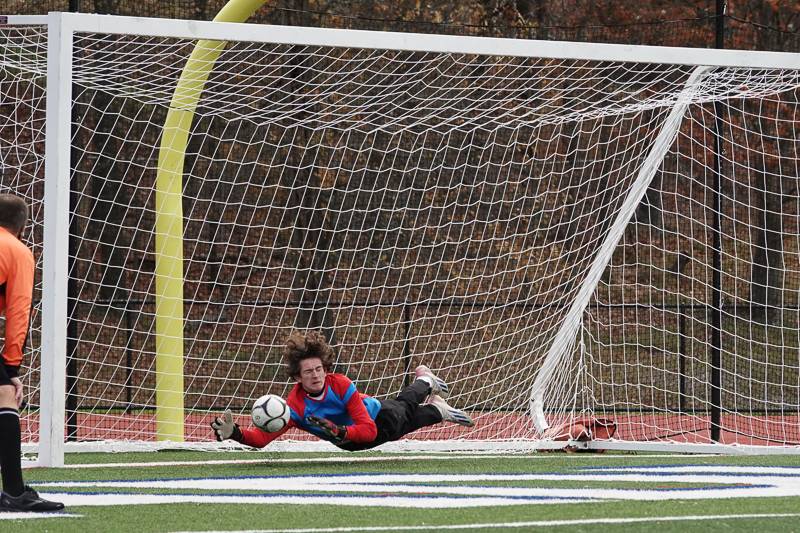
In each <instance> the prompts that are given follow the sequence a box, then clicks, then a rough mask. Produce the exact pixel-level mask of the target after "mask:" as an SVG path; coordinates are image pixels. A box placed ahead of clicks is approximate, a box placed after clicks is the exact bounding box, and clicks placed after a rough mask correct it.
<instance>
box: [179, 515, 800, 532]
mask: <svg viewBox="0 0 800 533" xmlns="http://www.w3.org/2000/svg"><path fill="white" fill-rule="evenodd" d="M798 516H800V513H775V514H729V515H688V516H653V517H644V518H639V517H636V518H587V519H581V520H536V521H533V522H489V523H483V524H454V525H437V526H432V525H425V526H365V527H335V528H324V529H319V528H311V529H247V530H240V531H231V530H225V531H204V532H202V533H328V532H334V533H336V532H350V531H430V530H431V529H432V528H434V527H435V529H437V530H439V529H448V530H453V529H490V528H492V529H498V528H530V527H554V526H577V525H594V524H636V523H648V522H683V521H685V522H692V521H699V520H738V519H748V518H759V519H763V518H791V517H798ZM176 533H198V532H176Z"/></svg>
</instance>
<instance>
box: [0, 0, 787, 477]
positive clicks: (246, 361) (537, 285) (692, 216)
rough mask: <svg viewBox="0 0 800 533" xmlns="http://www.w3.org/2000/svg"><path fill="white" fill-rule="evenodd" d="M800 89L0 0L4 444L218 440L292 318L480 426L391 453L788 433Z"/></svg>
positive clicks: (607, 58)
mask: <svg viewBox="0 0 800 533" xmlns="http://www.w3.org/2000/svg"><path fill="white" fill-rule="evenodd" d="M198 50H199V52H198ZM193 51H194V55H193ZM190 57H192V59H191V60H190ZM799 96H800V56H798V54H782V53H768V52H750V51H733V50H696V49H679V48H659V47H644V46H623V45H595V44H582V43H563V42H543V41H525V40H510V39H489V38H472V37H453V36H438V35H416V34H399V33H384V32H369V31H352V30H330V29H318V28H296V27H282V26H262V25H255V24H234V23H204V22H190V21H181V20H165V19H141V18H129V17H111V16H101V15H85V14H64V13H52V14H50V15H48V16H46V17H22V16H9V17H7V19H6V20H5V24H3V25H0V111H2V113H1V114H0V170H2V175H1V176H0V177H1V178H2V182H1V185H0V189H1V190H0V192H13V193H15V194H19V195H22V196H24V197H25V198H26V199H27V200H28V201H29V203H30V205H31V207H32V209H31V213H32V221H31V225H30V228H29V231H28V232H27V237H26V239H27V243H28V244H29V245H30V246H31V247H32V248H33V250H34V253H35V255H36V257H37V286H36V289H35V295H34V301H35V308H34V313H33V321H32V328H31V335H30V338H29V345H28V348H29V349H28V354H27V355H26V361H25V372H24V376H25V380H26V383H27V385H28V387H29V399H30V404H31V407H30V408H29V409H28V410H27V411H25V412H24V413H23V417H22V420H23V430H24V439H25V441H26V442H27V443H28V444H29V446H30V448H32V449H35V450H36V451H38V454H39V461H40V463H41V464H46V465H60V464H63V454H64V451H65V449H71V448H73V447H74V448H75V449H87V448H90V447H91V446H93V445H95V444H97V443H101V444H98V445H97V448H98V449H111V448H113V449H141V448H150V447H159V446H177V445H180V446H190V447H199V448H206V447H208V448H213V447H214V445H215V443H212V442H211V440H212V436H211V432H210V430H209V429H208V421H209V420H210V417H211V415H212V413H216V412H219V411H221V410H224V409H226V408H230V409H232V410H233V411H234V412H235V413H238V418H239V421H240V423H247V422H248V420H247V413H248V411H249V407H250V405H251V403H252V401H253V400H254V399H255V398H257V397H259V396H261V395H263V394H267V393H273V394H279V395H282V396H285V395H286V394H287V393H288V391H289V389H290V388H291V386H292V382H291V380H290V379H289V378H288V377H287V376H285V375H284V373H283V369H282V364H281V349H282V346H283V341H284V339H285V338H286V336H287V335H288V333H289V332H290V331H291V330H292V329H294V328H305V327H311V328H318V329H321V330H322V331H323V332H324V333H325V335H326V336H327V337H328V339H329V340H330V342H331V343H332V345H334V346H335V349H336V352H337V367H336V369H337V370H339V371H344V372H346V373H347V374H348V375H349V376H350V377H351V378H352V379H353V380H354V381H355V382H356V384H357V386H358V387H359V389H360V390H362V391H363V392H365V393H367V394H371V395H374V396H377V397H381V398H384V397H390V396H392V395H394V394H396V393H397V392H398V391H399V390H400V389H401V388H402V387H403V385H404V384H406V383H407V382H408V379H409V372H410V371H413V369H414V367H415V366H416V365H418V364H422V363H424V364H426V365H428V366H430V367H431V368H432V369H434V371H435V372H436V373H437V374H438V375H439V376H440V377H442V378H443V379H445V380H446V381H448V383H449V385H450V389H451V391H452V394H451V398H452V403H453V404H454V405H455V406H456V407H459V408H462V409H465V410H467V411H469V412H470V413H471V414H472V415H473V417H474V418H475V421H476V426H475V427H474V428H470V429H467V428H462V427H456V426H452V425H441V426H435V427H431V428H426V429H423V430H420V431H418V432H417V433H415V434H413V435H411V436H410V437H409V438H407V439H405V440H403V441H400V442H399V443H395V444H394V445H392V446H387V447H386V448H385V449H391V450H420V449H437V450H454V449H460V450H484V449H488V450H500V449H502V450H533V449H537V448H538V449H540V448H559V447H563V446H565V445H569V446H572V447H577V448H587V449H590V448H591V449H593V448H597V449H634V450H636V449H640V450H655V449H658V450H674V451H707V452H727V453H797V452H798V451H800V334H798V331H800V301H799V300H800V289H798V285H799V283H798V282H799V281H800V237H798V233H799V231H798V230H800V228H798V223H799V222H800V192H799V187H800V164H799V163H798V159H799V158H798V153H800V150H798V148H800V147H799V146H798V143H800V141H798V135H797V132H798V127H800V113H799V112H798V111H799V110H800V106H799V105H798V103H799V102H798V97H799ZM189 109H191V112H187V110H189ZM175 113H177V115H176V114H175ZM168 117H172V118H168ZM176 117H177V118H176ZM176 138H182V139H184V140H183V141H180V142H176V141H174V139H176ZM165 213H172V215H173V216H171V217H167V216H166V215H165ZM594 421H609V422H603V423H604V424H608V425H607V426H606V427H613V428H614V430H613V431H611V432H610V433H608V434H603V435H600V434H597V435H592V436H589V435H585V434H584V435H583V437H581V438H578V437H577V432H576V429H575V428H579V427H588V428H590V429H591V427H592V424H593V422H594ZM289 437H290V438H289V439H287V442H289V443H290V444H288V445H287V446H289V447H290V448H291V447H292V446H295V447H303V446H308V445H311V440H313V439H309V437H308V436H306V435H303V434H301V433H291V434H290V435H289ZM591 437H595V438H591ZM598 437H602V438H598ZM276 444H277V443H276Z"/></svg>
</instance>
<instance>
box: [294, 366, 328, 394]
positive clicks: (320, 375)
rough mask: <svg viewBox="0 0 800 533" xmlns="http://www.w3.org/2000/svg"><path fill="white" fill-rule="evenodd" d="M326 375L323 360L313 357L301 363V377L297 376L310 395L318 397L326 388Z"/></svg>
mask: <svg viewBox="0 0 800 533" xmlns="http://www.w3.org/2000/svg"><path fill="white" fill-rule="evenodd" d="M326 375H327V372H325V367H324V366H322V360H320V358H319V357H311V358H309V359H303V360H302V361H300V375H299V376H297V381H299V382H300V386H302V387H303V389H304V390H305V391H306V392H307V393H308V394H311V395H312V396H316V395H318V394H319V393H320V392H322V388H323V387H324V386H325V376H326Z"/></svg>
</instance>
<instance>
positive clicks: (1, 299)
mask: <svg viewBox="0 0 800 533" xmlns="http://www.w3.org/2000/svg"><path fill="white" fill-rule="evenodd" d="M27 221H28V206H27V204H26V203H25V200H23V199H22V198H20V197H18V196H14V195H13V194H0V312H2V313H5V317H6V332H5V336H4V339H3V340H4V344H3V352H2V359H3V360H2V364H0V475H2V479H3V492H2V493H0V511H19V512H31V511H58V510H61V509H63V508H64V504H62V503H58V502H51V501H47V500H44V499H42V498H40V497H39V494H37V493H36V491H35V490H33V489H32V488H30V487H29V486H27V485H25V483H24V482H23V480H22V439H21V432H20V426H19V409H20V407H21V406H22V401H23V388H22V380H20V378H19V367H20V365H21V364H22V352H23V350H24V348H25V340H26V339H27V337H28V324H29V322H30V317H31V300H32V298H33V272H34V268H35V265H34V261H33V253H32V252H31V251H30V249H28V247H27V246H25V245H24V244H23V243H22V241H20V237H21V235H22V230H23V229H24V228H25V224H26V223H27Z"/></svg>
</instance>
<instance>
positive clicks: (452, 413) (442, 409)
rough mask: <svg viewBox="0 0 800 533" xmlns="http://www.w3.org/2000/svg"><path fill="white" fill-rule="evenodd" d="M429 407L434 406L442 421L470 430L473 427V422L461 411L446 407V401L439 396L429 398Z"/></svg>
mask: <svg viewBox="0 0 800 533" xmlns="http://www.w3.org/2000/svg"><path fill="white" fill-rule="evenodd" d="M430 405H432V406H434V407H435V408H436V409H438V410H439V413H441V415H442V421H446V422H453V423H454V424H458V425H459V426H464V427H468V428H471V427H472V426H474V425H475V422H474V421H473V420H472V417H470V416H469V415H468V414H467V413H465V412H464V411H462V410H461V409H456V408H455V407H451V406H450V405H448V403H447V402H446V401H444V400H443V399H442V398H441V397H439V396H434V397H432V398H431V401H430Z"/></svg>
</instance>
